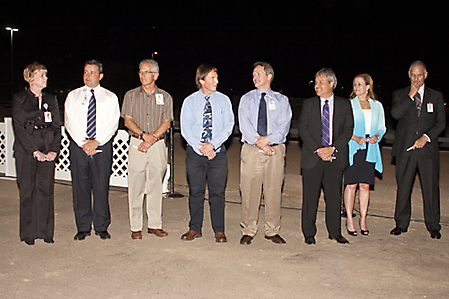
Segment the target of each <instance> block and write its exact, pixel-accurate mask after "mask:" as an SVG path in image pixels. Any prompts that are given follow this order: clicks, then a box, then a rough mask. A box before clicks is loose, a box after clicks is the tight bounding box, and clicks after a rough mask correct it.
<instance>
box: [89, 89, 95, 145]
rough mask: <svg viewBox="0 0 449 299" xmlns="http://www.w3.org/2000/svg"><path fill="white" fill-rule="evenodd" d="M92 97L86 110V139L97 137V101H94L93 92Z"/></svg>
mask: <svg viewBox="0 0 449 299" xmlns="http://www.w3.org/2000/svg"><path fill="white" fill-rule="evenodd" d="M90 91H91V92H92V97H91V98H90V100H89V108H88V109H87V137H88V138H89V139H95V137H96V135H97V128H96V127H97V101H96V99H95V94H94V90H93V89H91V90H90Z"/></svg>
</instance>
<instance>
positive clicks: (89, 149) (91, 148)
mask: <svg viewBox="0 0 449 299" xmlns="http://www.w3.org/2000/svg"><path fill="white" fill-rule="evenodd" d="M83 142H84V144H83V147H82V149H83V151H84V152H85V153H86V155H88V156H92V155H95V154H96V153H97V147H98V146H99V145H100V142H98V141H97V140H95V139H86V140H83Z"/></svg>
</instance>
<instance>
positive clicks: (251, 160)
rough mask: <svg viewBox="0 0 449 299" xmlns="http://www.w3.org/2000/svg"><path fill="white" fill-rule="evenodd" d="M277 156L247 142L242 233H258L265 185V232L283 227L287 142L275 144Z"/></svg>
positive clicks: (242, 169)
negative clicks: (283, 183)
mask: <svg viewBox="0 0 449 299" xmlns="http://www.w3.org/2000/svg"><path fill="white" fill-rule="evenodd" d="M273 148H274V149H275V150H276V154H275V155H274V156H265V155H264V154H263V153H262V152H260V150H259V148H258V147H257V146H255V145H251V144H248V143H244V144H243V146H242V151H241V155H240V172H241V173H240V191H241V192H242V222H241V226H242V228H243V229H242V234H243V235H250V236H254V235H255V234H256V233H257V221H258V218H259V205H260V198H261V193H262V188H263V194H264V203H265V235H266V236H273V235H276V234H278V233H279V229H280V227H281V191H282V190H281V189H282V182H283V181H284V164H285V144H279V145H275V146H273Z"/></svg>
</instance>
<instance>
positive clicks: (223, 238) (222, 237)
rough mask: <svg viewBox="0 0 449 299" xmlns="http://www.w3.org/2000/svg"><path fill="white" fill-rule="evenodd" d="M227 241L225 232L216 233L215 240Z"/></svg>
mask: <svg viewBox="0 0 449 299" xmlns="http://www.w3.org/2000/svg"><path fill="white" fill-rule="evenodd" d="M227 241H228V240H227V239H226V235H225V233H215V242H217V243H226V242H227Z"/></svg>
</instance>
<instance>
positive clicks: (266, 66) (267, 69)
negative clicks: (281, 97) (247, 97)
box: [253, 61, 274, 83]
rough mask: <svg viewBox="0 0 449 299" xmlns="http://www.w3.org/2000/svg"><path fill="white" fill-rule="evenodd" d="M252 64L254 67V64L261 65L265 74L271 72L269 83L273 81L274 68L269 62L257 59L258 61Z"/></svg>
mask: <svg viewBox="0 0 449 299" xmlns="http://www.w3.org/2000/svg"><path fill="white" fill-rule="evenodd" d="M253 66H254V67H256V66H261V67H263V69H264V71H265V74H267V76H268V75H270V74H271V80H270V83H271V82H273V79H274V69H273V67H272V66H271V64H269V63H268V62H263V61H258V62H256V63H254V65H253Z"/></svg>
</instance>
